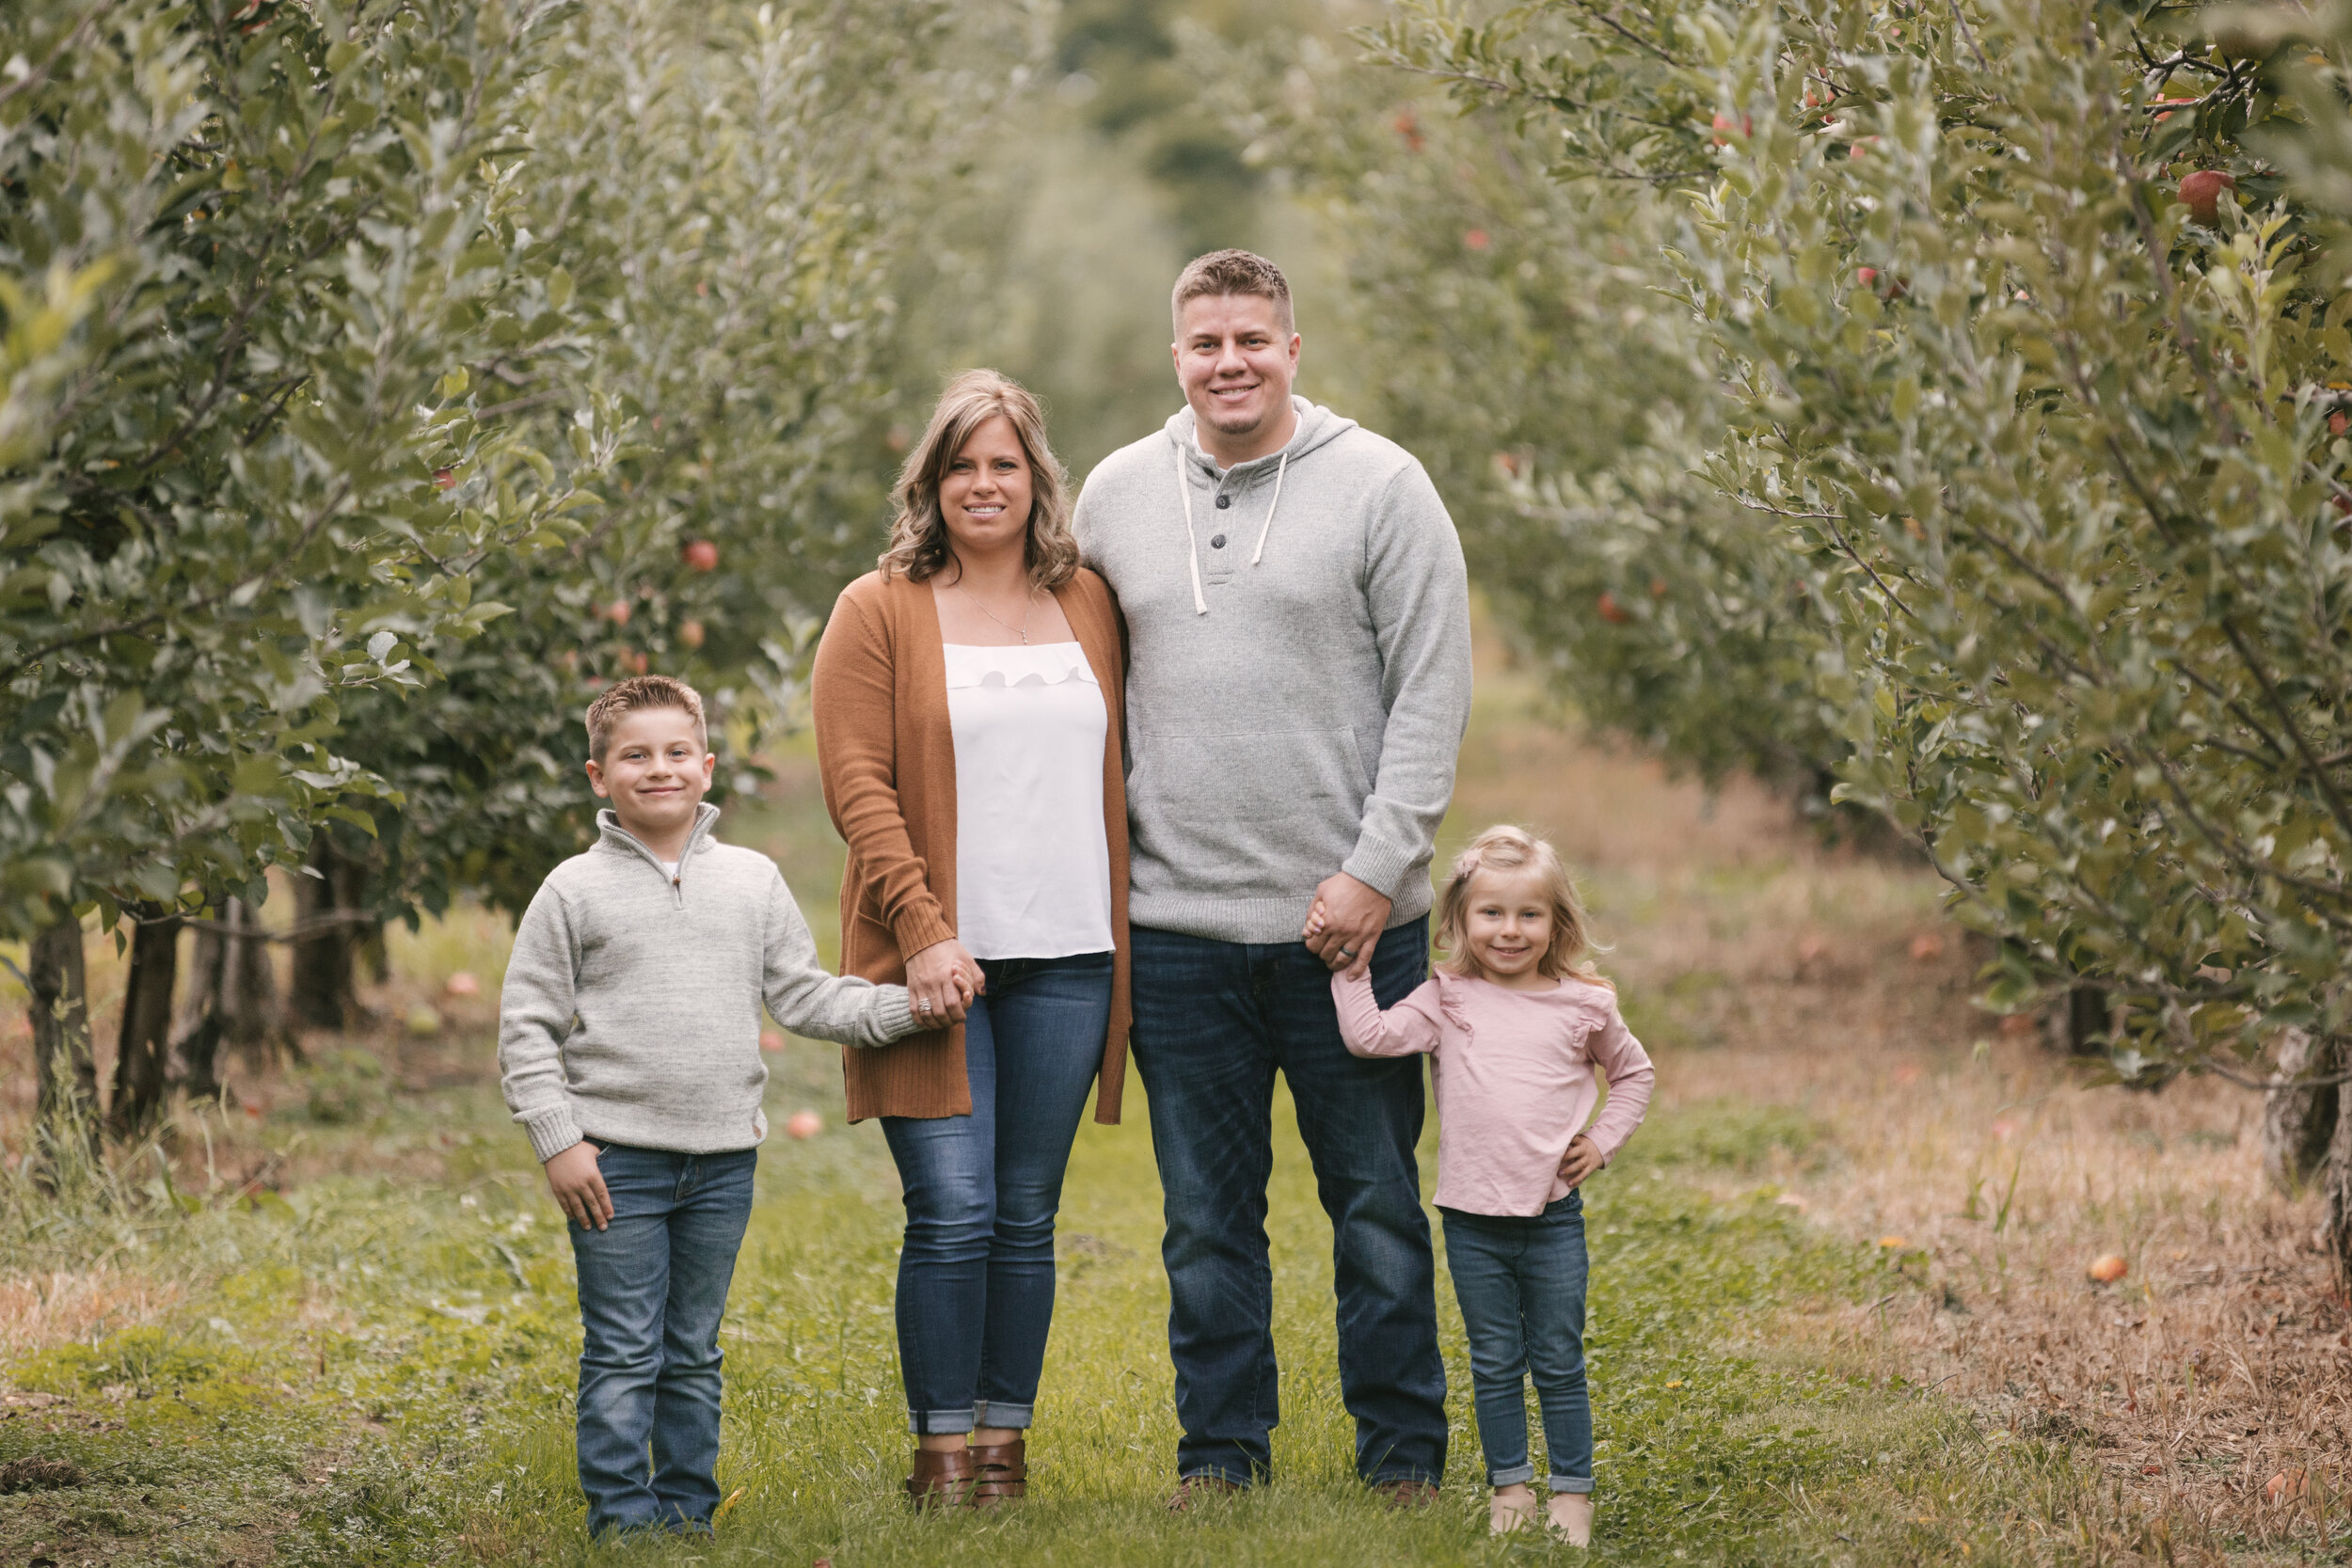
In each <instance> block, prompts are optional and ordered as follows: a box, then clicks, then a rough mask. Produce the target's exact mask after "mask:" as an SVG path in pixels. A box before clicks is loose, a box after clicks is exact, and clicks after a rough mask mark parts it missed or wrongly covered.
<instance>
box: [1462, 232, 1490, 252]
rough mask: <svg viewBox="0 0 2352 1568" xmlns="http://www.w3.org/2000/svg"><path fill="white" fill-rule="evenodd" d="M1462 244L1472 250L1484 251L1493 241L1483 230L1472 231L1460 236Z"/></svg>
mask: <svg viewBox="0 0 2352 1568" xmlns="http://www.w3.org/2000/svg"><path fill="white" fill-rule="evenodd" d="M1462 243H1463V244H1464V245H1468V246H1470V248H1471V249H1472V250H1484V249H1486V247H1487V246H1488V245H1492V244H1493V243H1494V241H1493V239H1492V238H1491V237H1490V236H1489V235H1488V234H1487V232H1486V230H1484V229H1472V230H1468V231H1467V232H1465V233H1464V234H1463V235H1462Z"/></svg>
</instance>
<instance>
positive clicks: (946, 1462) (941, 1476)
mask: <svg viewBox="0 0 2352 1568" xmlns="http://www.w3.org/2000/svg"><path fill="white" fill-rule="evenodd" d="M978 1481H979V1476H978V1474H977V1471H976V1470H975V1469H974V1467H973V1465H972V1450H971V1449H968V1448H965V1449H915V1450H914V1474H913V1475H911V1476H909V1477H907V1496H908V1497H912V1498H914V1506H915V1507H917V1508H962V1507H965V1506H966V1505H968V1504H969V1503H970V1502H971V1501H972V1489H973V1487H974V1486H975V1485H976V1484H977V1482H978Z"/></svg>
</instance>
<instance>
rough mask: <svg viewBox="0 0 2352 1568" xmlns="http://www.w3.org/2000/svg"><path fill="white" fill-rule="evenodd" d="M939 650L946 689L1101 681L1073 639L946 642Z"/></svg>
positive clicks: (1084, 651)
mask: <svg viewBox="0 0 2352 1568" xmlns="http://www.w3.org/2000/svg"><path fill="white" fill-rule="evenodd" d="M942 651H943V652H944V653H945V654H946V659H947V689H948V690H950V691H961V690H967V689H972V688H974V687H996V688H998V689H1003V688H1007V687H1015V686H1060V685H1062V684H1064V683H1065V682H1068V681H1084V682H1085V683H1086V684H1087V685H1089V686H1096V685H1100V684H1101V683H1100V682H1098V681H1096V680H1095V678H1094V667H1093V666H1092V665H1090V664H1089V663H1088V662H1087V656H1086V650H1085V649H1084V648H1082V647H1080V646H1079V645H1078V644H1077V643H1075V642H1038V643H1030V644H1026V645H1024V644H1021V643H1014V644H1012V645H1010V646H1009V647H991V646H989V645H987V644H984V643H977V642H949V643H946V644H945V645H944V647H943V649H942Z"/></svg>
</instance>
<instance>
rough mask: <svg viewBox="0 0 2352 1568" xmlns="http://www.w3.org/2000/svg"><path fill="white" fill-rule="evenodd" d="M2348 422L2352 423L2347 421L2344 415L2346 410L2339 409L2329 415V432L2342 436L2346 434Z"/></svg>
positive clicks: (2329, 433) (2332, 434)
mask: <svg viewBox="0 0 2352 1568" xmlns="http://www.w3.org/2000/svg"><path fill="white" fill-rule="evenodd" d="M2347 424H2352V421H2347V420H2345V419H2344V411H2343V410H2342V409H2338V410H2337V411H2336V412H2335V413H2332V414H2330V415H2328V435H2330V436H2341V435H2343V434H2344V429H2345V427H2346V425H2347Z"/></svg>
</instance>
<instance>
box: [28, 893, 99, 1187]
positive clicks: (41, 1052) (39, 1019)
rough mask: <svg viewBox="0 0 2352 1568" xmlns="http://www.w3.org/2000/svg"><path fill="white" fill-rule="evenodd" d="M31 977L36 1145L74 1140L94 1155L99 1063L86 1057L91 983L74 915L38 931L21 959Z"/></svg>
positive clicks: (52, 1153) (52, 1149)
mask: <svg viewBox="0 0 2352 1568" xmlns="http://www.w3.org/2000/svg"><path fill="white" fill-rule="evenodd" d="M25 957H26V959H27V961H28V962H29V963H30V965H31V968H32V973H31V974H30V975H28V976H27V978H29V979H30V980H31V981H32V1005H31V1007H30V1009H29V1010H30V1012H31V1013H32V1019H33V1075H34V1081H35V1083H36V1084H37V1085H39V1089H40V1128H39V1130H38V1132H37V1133H36V1137H37V1138H38V1140H39V1142H40V1145H41V1146H42V1147H43V1148H47V1149H49V1150H50V1153H49V1160H48V1162H45V1163H54V1161H55V1158H56V1144H57V1143H59V1142H70V1141H72V1140H73V1139H75V1138H76V1137H78V1138H79V1139H80V1141H81V1142H82V1143H83V1144H84V1145H85V1146H86V1148H87V1149H88V1152H89V1155H90V1157H91V1158H93V1159H94V1158H96V1157H97V1153H98V1062H97V1059H96V1058H95V1057H94V1056H93V1055H92V1054H91V1053H90V1036H89V984H88V981H87V978H86V975H85V972H84V969H83V965H82V922H81V921H80V920H79V919H78V918H76V917H75V915H74V913H73V911H72V910H67V911H64V912H63V913H61V914H60V915H59V916H58V917H57V918H56V920H55V921H53V922H52V923H50V924H49V925H47V926H44V927H41V928H40V932H39V933H38V934H36V935H35V936H34V938H33V943H32V950H31V951H30V952H29V953H27V954H26V955H25Z"/></svg>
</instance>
